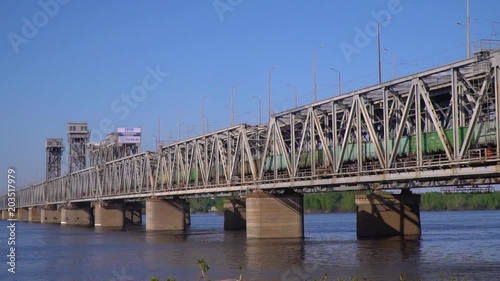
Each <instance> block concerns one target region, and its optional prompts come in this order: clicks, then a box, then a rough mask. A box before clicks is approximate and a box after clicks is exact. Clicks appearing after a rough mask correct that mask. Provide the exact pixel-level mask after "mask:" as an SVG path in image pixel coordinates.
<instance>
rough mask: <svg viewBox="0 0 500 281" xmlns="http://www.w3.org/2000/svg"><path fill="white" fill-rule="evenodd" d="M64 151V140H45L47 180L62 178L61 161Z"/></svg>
mask: <svg viewBox="0 0 500 281" xmlns="http://www.w3.org/2000/svg"><path fill="white" fill-rule="evenodd" d="M63 151H64V144H63V139H62V138H58V139H46V140H45V153H46V157H45V159H46V160H45V168H46V171H45V180H47V181H48V180H51V179H53V178H57V177H60V176H61V159H62V154H63Z"/></svg>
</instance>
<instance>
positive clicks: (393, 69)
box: [384, 48, 396, 79]
mask: <svg viewBox="0 0 500 281" xmlns="http://www.w3.org/2000/svg"><path fill="white" fill-rule="evenodd" d="M384 51H386V52H388V53H389V54H391V56H392V79H396V54H394V52H392V51H391V50H389V49H387V48H384Z"/></svg>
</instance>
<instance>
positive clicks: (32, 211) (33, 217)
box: [28, 207, 42, 222]
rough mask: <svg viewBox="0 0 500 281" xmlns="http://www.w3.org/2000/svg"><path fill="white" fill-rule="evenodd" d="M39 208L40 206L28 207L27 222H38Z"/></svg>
mask: <svg viewBox="0 0 500 281" xmlns="http://www.w3.org/2000/svg"><path fill="white" fill-rule="evenodd" d="M41 211H42V210H41V208H40V207H30V208H28V221H29V222H40V220H41V214H42V212H41Z"/></svg>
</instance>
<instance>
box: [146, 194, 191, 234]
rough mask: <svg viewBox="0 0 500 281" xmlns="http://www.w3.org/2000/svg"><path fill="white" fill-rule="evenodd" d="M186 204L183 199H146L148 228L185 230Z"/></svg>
mask: <svg viewBox="0 0 500 281" xmlns="http://www.w3.org/2000/svg"><path fill="white" fill-rule="evenodd" d="M185 205H186V201H185V200H183V199H158V198H151V199H148V200H146V230H184V229H185V227H186V226H185V224H186V218H185Z"/></svg>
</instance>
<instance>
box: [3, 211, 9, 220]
mask: <svg viewBox="0 0 500 281" xmlns="http://www.w3.org/2000/svg"><path fill="white" fill-rule="evenodd" d="M7 219H9V211H8V210H3V211H2V220H7Z"/></svg>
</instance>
